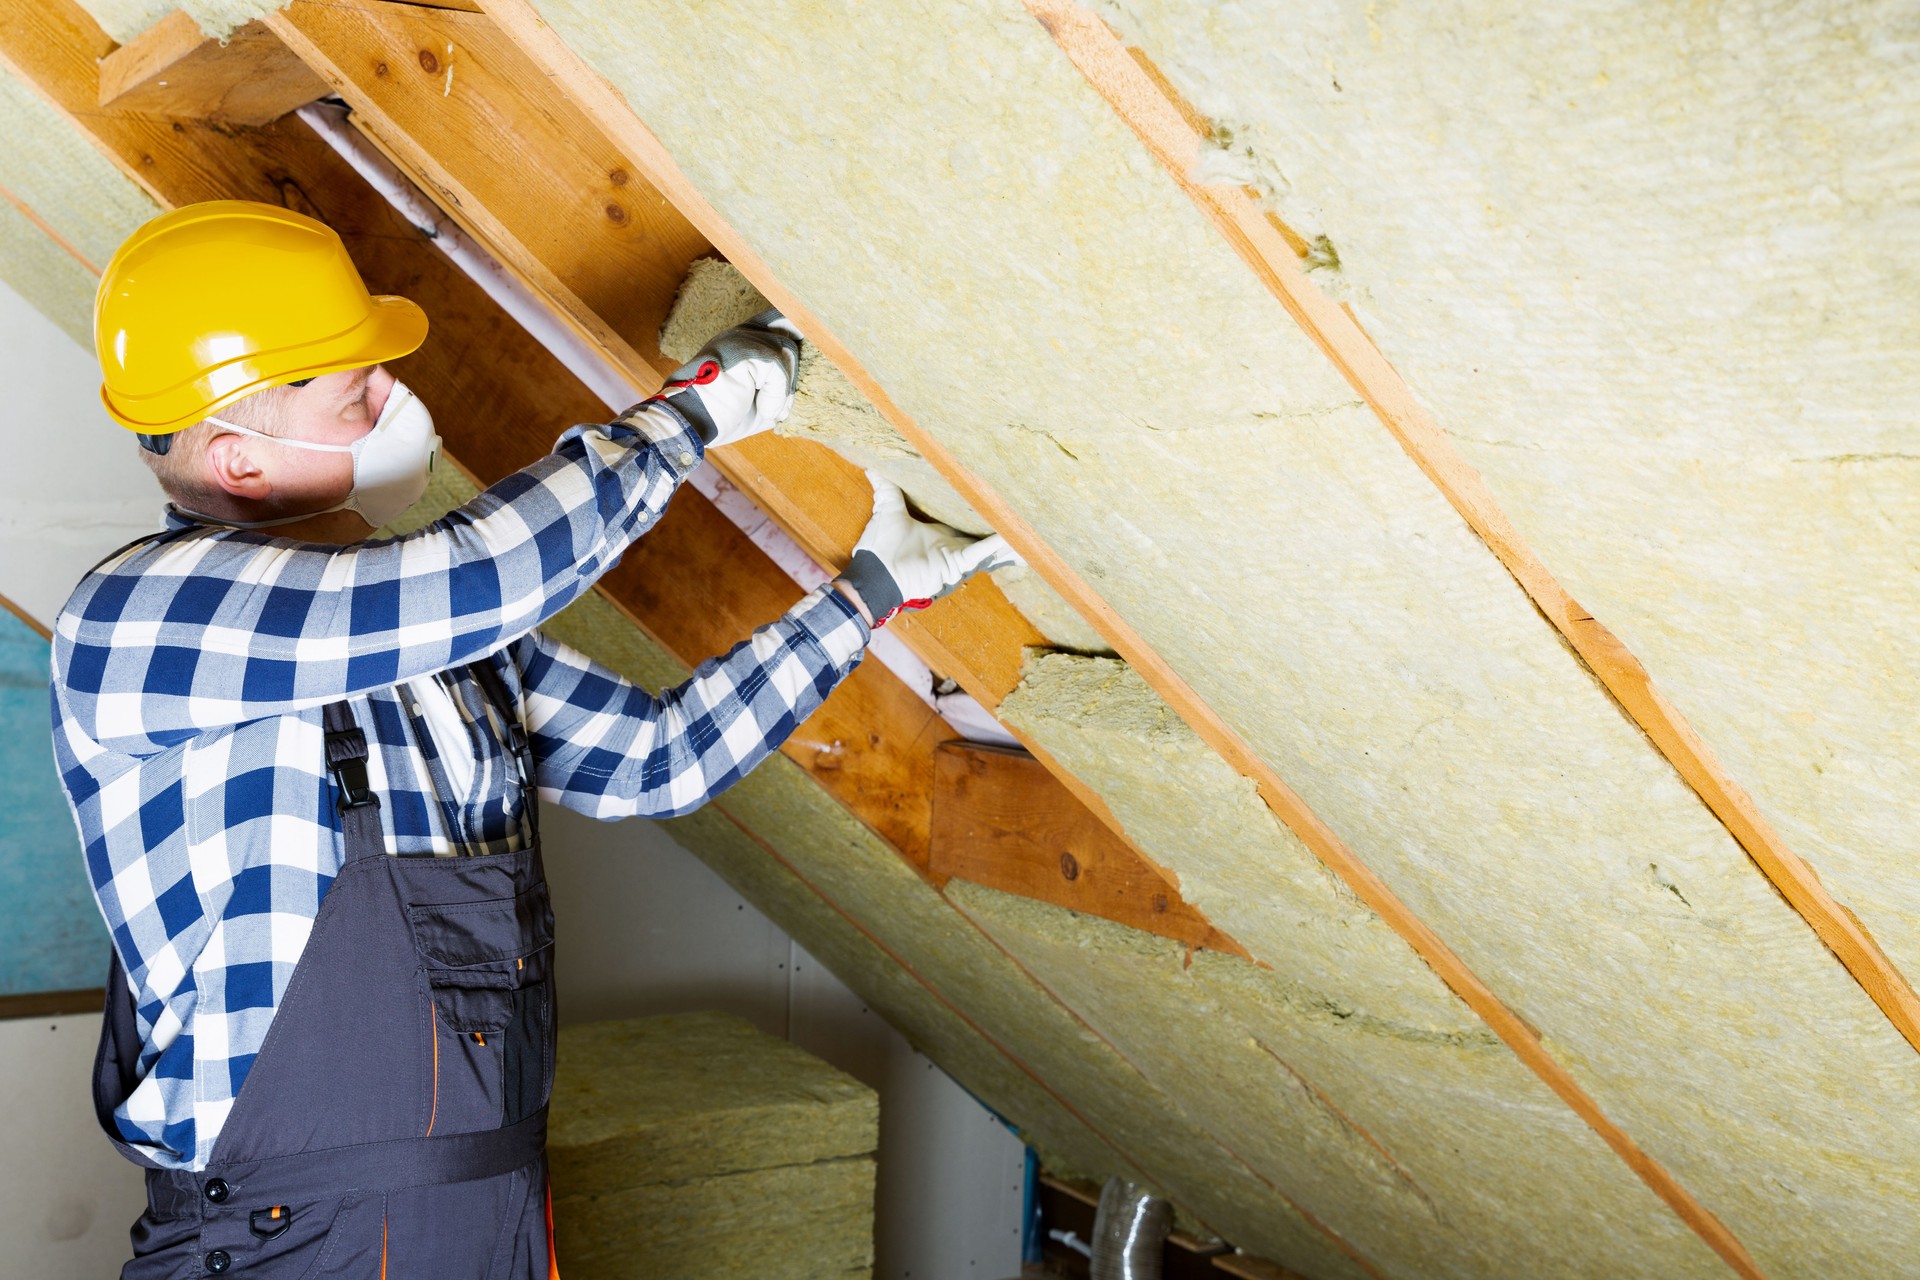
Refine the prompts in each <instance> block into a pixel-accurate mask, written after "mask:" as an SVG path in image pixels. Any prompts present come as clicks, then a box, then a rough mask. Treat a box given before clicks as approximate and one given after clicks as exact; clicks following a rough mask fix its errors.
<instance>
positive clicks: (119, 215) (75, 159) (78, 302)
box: [0, 66, 160, 351]
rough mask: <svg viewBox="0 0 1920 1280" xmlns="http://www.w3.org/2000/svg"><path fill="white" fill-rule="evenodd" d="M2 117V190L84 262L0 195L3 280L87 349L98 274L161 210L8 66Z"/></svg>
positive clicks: (0, 89)
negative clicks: (4, 127)
mask: <svg viewBox="0 0 1920 1280" xmlns="http://www.w3.org/2000/svg"><path fill="white" fill-rule="evenodd" d="M0 119H4V120H6V121H7V143H6V145H5V146H4V147H0V188H4V189H5V190H6V191H7V192H8V193H10V194H11V195H12V196H14V197H15V198H16V199H18V200H19V201H20V202H21V203H22V204H25V205H26V206H27V207H28V208H29V209H32V210H33V212H34V214H35V215H36V216H37V217H39V218H40V219H41V220H42V221H43V222H45V223H46V224H47V225H48V226H50V227H52V228H53V230H54V231H55V232H57V233H58V234H59V235H60V237H61V238H62V239H64V240H65V241H66V242H67V243H68V244H69V245H71V246H73V249H74V251H75V252H77V253H78V254H79V255H80V257H82V258H85V259H86V263H85V264H83V263H82V262H80V261H78V260H77V259H76V258H75V257H74V255H73V254H72V253H69V252H67V251H66V250H65V249H62V248H61V247H60V246H59V245H58V244H56V243H55V242H54V241H53V240H52V239H51V238H50V237H49V236H47V234H46V233H45V232H43V231H42V230H40V228H38V227H36V226H34V225H33V223H32V222H30V221H28V220H27V218H26V217H25V216H24V215H23V214H21V213H20V211H19V210H18V209H16V208H14V206H13V204H12V203H11V202H7V201H0V277H3V278H4V279H5V280H6V282H7V283H8V284H9V285H11V286H12V287H13V289H14V291H15V292H17V293H19V294H20V296H21V297H23V298H25V299H26V300H27V301H28V302H31V303H32V304H33V305H34V307H35V308H36V309H37V310H38V311H40V313H41V314H43V315H45V316H46V317H47V318H48V319H50V320H52V321H53V322H54V323H55V324H57V325H59V326H60V327H61V328H62V329H64V330H66V331H67V333H69V334H70V335H72V337H73V340H74V341H75V342H78V343H79V344H80V345H81V346H83V347H85V348H87V349H88V350H89V351H91V350H92V349H93V294H94V289H95V286H96V285H97V283H98V280H97V278H96V276H95V274H94V273H95V272H97V271H98V270H99V269H100V268H102V267H104V266H106V265H107V262H108V260H109V259H111V258H112V257H113V251H114V250H115V249H117V248H119V247H120V242H121V241H122V240H124V239H126V238H127V237H128V236H129V235H131V234H132V233H133V231H134V229H135V228H136V227H138V226H139V225H140V224H141V223H143V222H145V221H146V220H147V219H149V218H152V217H155V216H157V215H158V214H159V212H160V207H159V206H158V205H156V204H154V202H153V201H152V200H151V199H150V198H149V197H148V196H147V194H146V193H145V192H143V191H141V190H140V188H138V187H137V186H135V185H134V184H133V182H132V180H130V179H129V178H127V177H126V176H125V175H124V174H122V173H121V172H120V170H119V169H117V168H116V167H114V164H113V162H112V161H111V160H109V159H107V157H106V156H104V155H102V154H101V153H100V152H99V150H98V149H97V148H95V147H93V146H92V145H90V144H89V143H88V142H87V141H86V140H85V139H84V138H82V137H81V136H80V135H79V134H78V133H76V132H75V131H74V129H73V126H71V125H70V124H68V123H67V122H66V120H65V119H64V118H62V117H61V115H60V114H59V112H57V111H55V110H54V109H53V107H52V106H51V105H49V104H48V103H47V101H46V99H44V98H42V97H41V96H40V95H39V93H38V92H37V91H35V90H34V89H32V88H30V87H29V86H27V85H26V84H25V83H23V82H22V81H21V80H20V79H19V78H17V77H16V76H15V75H14V74H13V73H12V72H11V71H9V70H7V69H6V68H5V67H4V66H0ZM88 264H90V266H89V265H88Z"/></svg>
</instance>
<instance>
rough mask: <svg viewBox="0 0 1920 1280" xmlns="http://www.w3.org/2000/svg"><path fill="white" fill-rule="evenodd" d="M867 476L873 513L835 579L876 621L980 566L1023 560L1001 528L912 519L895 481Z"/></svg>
mask: <svg viewBox="0 0 1920 1280" xmlns="http://www.w3.org/2000/svg"><path fill="white" fill-rule="evenodd" d="M867 481H868V483H870V484H872V485H873V518H872V519H870V520H868V521H867V529H866V532H865V533H862V534H861V535H860V541H859V542H857V543H855V544H854V548H853V561H852V563H850V564H848V565H847V567H846V570H845V572H843V573H842V574H841V575H840V577H839V579H838V580H837V581H838V585H841V586H843V587H849V588H851V589H852V594H853V597H854V603H855V604H856V605H858V606H860V609H861V612H862V613H864V614H866V615H867V620H868V621H869V622H870V623H872V624H873V625H874V626H875V627H883V626H885V625H886V624H887V622H888V620H890V619H891V618H892V617H893V615H894V614H896V613H899V612H900V611H901V610H902V609H924V608H926V607H927V606H928V605H930V604H932V603H933V602H934V601H935V600H938V599H939V598H940V597H941V596H944V595H946V594H947V593H948V592H950V591H952V590H953V589H954V588H955V587H957V586H959V585H960V584H961V583H963V582H965V581H966V580H967V579H968V578H971V577H972V576H973V575H974V574H976V573H978V572H980V571H981V570H982V569H999V568H1003V567H1004V566H1006V565H1010V564H1022V563H1024V562H1023V561H1022V560H1021V559H1020V556H1019V553H1018V552H1016V551H1014V549H1013V548H1012V547H1009V546H1008V545H1007V542H1006V539H1005V538H1002V537H1001V536H1000V535H999V534H995V535H993V536H992V537H991V538H973V537H970V536H968V535H967V534H964V533H961V532H960V531H959V530H958V529H953V528H949V527H948V526H947V525H944V524H936V523H934V522H932V521H929V520H916V519H914V518H913V516H912V515H910V514H908V512H907V501H906V497H905V495H904V494H902V493H901V492H900V489H899V486H897V485H895V484H894V483H893V481H891V480H889V479H887V478H886V477H885V476H883V475H880V474H879V473H878V472H874V471H869V472H867Z"/></svg>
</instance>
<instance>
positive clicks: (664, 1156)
mask: <svg viewBox="0 0 1920 1280" xmlns="http://www.w3.org/2000/svg"><path fill="white" fill-rule="evenodd" d="M551 1115H552V1118H551V1128H550V1131H549V1136H548V1144H547V1151H548V1158H549V1161H550V1164H551V1167H552V1177H553V1220H554V1240H555V1244H556V1246H557V1249H558V1253H559V1263H560V1270H561V1274H563V1275H565V1276H567V1277H568V1280H616V1278H618V1280H624V1278H626V1277H636V1278H637V1277H642V1276H644V1277H646V1278H647V1280H737V1278H738V1277H741V1276H753V1277H756V1278H757V1280H838V1278H839V1277H849V1278H850V1277H855V1276H861V1277H864V1276H869V1275H871V1274H872V1270H873V1179H874V1164H873V1153H874V1150H875V1148H876V1147H877V1146H878V1145H879V1133H880V1130H879V1123H880V1111H879V1100H878V1098H877V1097H876V1096H875V1095H874V1092H873V1090H871V1089H869V1088H867V1087H866V1086H865V1085H863V1084H861V1083H859V1082H858V1081H856V1080H854V1079H853V1078H852V1077H850V1076H847V1075H845V1074H843V1073H841V1072H840V1071H837V1070H835V1069H834V1068H833V1067H830V1066H828V1065H827V1064H826V1063H824V1062H821V1061H820V1060H819V1059H817V1058H814V1057H812V1056H810V1055H808V1054H806V1053H804V1052H802V1051H801V1050H800V1049H797V1048H795V1047H794V1046H793V1045H791V1044H789V1043H787V1042H786V1041H785V1040H779V1039H775V1038H774V1037H772V1036H769V1035H766V1034H763V1033H762V1032H760V1031H757V1030H755V1029H754V1027H753V1026H751V1025H750V1024H749V1023H747V1022H745V1021H743V1020H741V1019H739V1018H734V1017H729V1016H727V1015H724V1014H717V1013H695V1014H673V1015H669V1016H666V1017H658V1018H637V1019H632V1020H629V1021H622V1022H596V1023H588V1024H586V1025H584V1026H575V1027H568V1028H566V1029H565V1030H563V1031H562V1032H561V1033H560V1050H559V1065H558V1069H557V1071H556V1074H555V1077H554V1085H553V1105H552V1113H551Z"/></svg>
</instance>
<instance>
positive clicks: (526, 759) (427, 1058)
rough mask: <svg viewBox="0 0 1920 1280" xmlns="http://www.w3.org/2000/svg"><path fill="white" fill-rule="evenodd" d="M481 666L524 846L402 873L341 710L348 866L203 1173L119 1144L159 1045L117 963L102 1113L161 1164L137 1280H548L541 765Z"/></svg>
mask: <svg viewBox="0 0 1920 1280" xmlns="http://www.w3.org/2000/svg"><path fill="white" fill-rule="evenodd" d="M469 670H470V671H471V672H472V674H473V676H474V678H475V679H476V680H477V681H478V682H479V683H480V685H481V687H482V688H483V689H484V690H485V691H486V693H487V696H488V698H489V700H490V701H491V702H492V703H493V705H494V708H495V710H496V711H497V712H498V714H499V717H500V720H501V723H503V724H504V725H506V726H508V734H509V737H510V739H511V742H510V744H509V749H510V751H511V753H512V755H513V757H514V759H515V761H516V762H517V764H518V765H519V768H520V782H521V788H522V794H523V799H524V804H525V812H526V815H527V824H526V830H527V839H526V847H525V848H524V849H522V850H521V851H520V852H517V853H507V854H490V855H484V856H475V857H454V858H447V857H406V858H402V857H390V856H388V855H387V849H386V842H385V838H384V836H383V834H382V831H381V825H380V810H379V802H378V799H377V797H375V796H374V795H373V794H372V793H371V792H370V791H369V790H368V786H367V767H366V762H367V743H366V738H365V736H364V734H363V733H362V732H361V730H360V729H359V727H358V726H357V725H355V723H354V721H353V716H352V713H351V711H350V710H349V709H348V708H347V705H346V704H345V703H336V704H334V705H332V706H329V707H328V708H327V709H326V729H327V733H326V738H325V741H326V750H327V761H326V764H327V766H328V769H329V771H330V772H331V774H332V776H333V779H334V785H335V788H336V791H337V793H338V797H339V804H338V808H337V811H338V813H339V814H340V819H341V822H342V824H343V827H344V834H345V858H344V861H343V863H342V865H341V868H340V874H339V876H338V877H337V878H336V879H335V880H334V882H333V884H332V886H331V887H330V888H329V889H328V890H327V892H326V896H325V898H324V899H322V901H321V904H320V911H319V914H318V915H317V916H316V917H315V919H314V922H313V929H312V932H311V934H310V935H309V936H308V940H307V946H306V950H305V951H304V952H303V953H302V955H301V958H300V962H299V964H298V965H297V966H296V968H295V971H294V974H293V977H292V980H291V981H290V983H289V985H288V987H287V990H286V995H285V997H284V998H283V999H282V1001H281V1003H280V1006H279V1008H278V1010H277V1011H276V1012H275V1014H274V1019H273V1024H272V1027H271V1029H270V1031H269V1033H268V1036H267V1040H266V1043H265V1044H264V1045H263V1046H262V1048H261V1051H260V1054H259V1056H258V1057H257V1058H256V1059H255V1060H254V1063H253V1066H252V1069H251V1070H250V1071H249V1072H248V1074H247V1078H246V1083H245V1084H244V1086H243V1087H242V1088H241V1091H240V1096H239V1097H238V1098H237V1099H236V1100H235V1102H234V1107H233V1111H232V1113H231V1114H230V1115H229V1116H228V1117H227V1121H226V1124H225V1126H224V1127H223V1128H222V1129H221V1131H220V1136H219V1139H218V1140H217V1141H216V1143H215V1144H214V1151H213V1158H212V1160H211V1162H210V1164H209V1166H208V1168H206V1169H204V1170H200V1171H198V1172H193V1173H188V1172H185V1171H180V1170H165V1169H158V1168H154V1167H152V1164H151V1162H150V1161H147V1160H145V1159H144V1158H143V1157H142V1156H140V1154H139V1153H138V1152H137V1151H135V1150H134V1149H133V1148H131V1147H128V1146H126V1145H125V1144H124V1143H121V1142H120V1141H119V1139H118V1135H117V1134H116V1132H115V1130H114V1129H113V1124H112V1119H113V1111H114V1108H115V1107H116V1106H118V1105H119V1104H120V1103H121V1102H122V1101H123V1100H124V1099H125V1098H126V1096H127V1094H128V1093H129V1092H130V1091H131V1089H132V1088H133V1086H134V1084H136V1083H137V1079H138V1078H137V1076H136V1075H135V1074H134V1072H133V1070H132V1068H133V1066H134V1064H135V1063H136V1061H137V1056H138V1054H139V1050H140V1041H139V1037H138V1035H137V1033H136V1028H135V1023H134V1010H133V1006H132V999H131V997H130V996H129V994H128V990H127V983H126V979H125V976H124V974H123V973H122V972H121V969H120V965H119V960H118V958H117V956H116V958H115V960H114V964H113V972H112V974H111V976H110V978H109V981H108V993H109V995H108V1007H107V1021H106V1026H105V1028H104V1029H103V1031H102V1035H101V1044H100V1056H99V1059H98V1061H97V1064H96V1069H95V1079H94V1094H95V1099H94V1101H95V1106H96V1108H97V1109H98V1113H99V1115H100V1117H101V1122H102V1124H103V1125H104V1126H105V1127H106V1128H107V1132H108V1135H109V1136H110V1137H113V1138H114V1139H115V1143H116V1145H117V1146H119V1147H120V1149H121V1151H122V1152H123V1153H124V1154H126V1155H127V1156H128V1157H129V1158H130V1159H132V1160H134V1161H136V1162H137V1163H141V1164H145V1165H147V1166H148V1169H147V1200H148V1212H147V1213H146V1214H144V1215H143V1216H142V1217H141V1219H140V1221H139V1222H138V1223H137V1224H136V1225H135V1227H134V1231H133V1237H134V1255H135V1256H134V1259H133V1261H131V1262H129V1263H128V1264H127V1265H126V1268H125V1269H124V1270H123V1271H122V1273H121V1274H122V1276H123V1278H124V1280H159V1278H160V1277H163V1276H165V1277H175V1276H178V1275H180V1274H182V1266H183V1264H186V1265H187V1266H188V1267H189V1268H190V1269H191V1270H196V1271H198V1270H204V1271H205V1272H207V1273H212V1274H220V1273H225V1274H228V1275H234V1276H263V1277H265V1276H273V1277H280V1276H285V1277H296V1276H298V1277H314V1278H316V1280H317V1278H319V1277H334V1276H342V1277H344V1276H354V1277H369V1278H371V1277H377V1276H380V1275H383V1274H385V1275H393V1276H432V1277H435V1278H436V1280H465V1278H467V1277H471V1278H472V1280H543V1278H545V1277H548V1276H549V1275H550V1273H551V1266H552V1262H551V1252H550V1248H549V1243H548V1228H547V1215H546V1186H547V1171H546V1154H545V1147H546V1107H547V1095H548V1092H549V1090H550V1088H551V1086H552V1080H553V1051H554V1000H553V967H552V944H553V916H552V912H551V910H550V908H549V906H548V901H547V887H546V878H545V874H544V872H543V870H542V867H541V860H540V840H539V825H538V820H537V812H536V809H535V804H536V801H535V798H534V794H533V788H532V778H533V761H532V758H531V756H530V754H529V753H528V749H527V742H526V738H525V734H524V733H523V732H521V731H520V729H519V716H518V713H517V710H516V708H515V707H514V705H513V701H512V698H511V695H510V694H509V693H508V691H507V688H506V685H505V682H504V680H503V679H502V678H501V676H500V674H499V672H498V671H497V670H495V669H494V668H493V666H492V660H491V659H483V660H482V661H480V662H478V663H475V664H473V666H472V667H471V668H469ZM263 1228H264V1229H263ZM194 1262H198V1263H199V1264H200V1265H199V1266H198V1267H193V1266H192V1263H194Z"/></svg>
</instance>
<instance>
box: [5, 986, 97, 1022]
mask: <svg viewBox="0 0 1920 1280" xmlns="http://www.w3.org/2000/svg"><path fill="white" fill-rule="evenodd" d="M106 1007H107V993H106V989H105V988H103V987H87V988H84V989H82V990H79V991H34V992H31V993H29V994H27V995H20V996H0V1018H56V1017H59V1016H61V1015H63V1014H92V1015H94V1016H95V1017H98V1016H99V1014H100V1011H101V1010H102V1009H104V1008H106Z"/></svg>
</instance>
